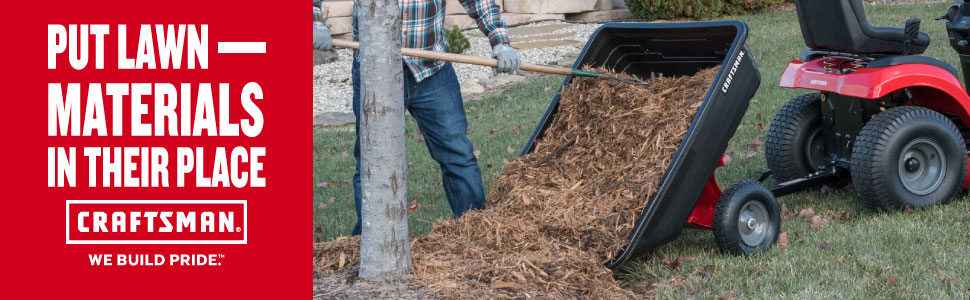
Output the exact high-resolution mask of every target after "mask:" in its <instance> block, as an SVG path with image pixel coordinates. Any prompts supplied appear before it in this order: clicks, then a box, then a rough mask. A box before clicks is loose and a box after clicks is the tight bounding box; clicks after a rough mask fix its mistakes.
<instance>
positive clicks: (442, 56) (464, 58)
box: [333, 40, 573, 75]
mask: <svg viewBox="0 0 970 300" xmlns="http://www.w3.org/2000/svg"><path fill="white" fill-rule="evenodd" d="M333 45H334V46H337V47H341V48H353V49H360V43H358V42H354V41H348V40H333ZM401 54H404V55H407V56H414V57H420V58H428V59H434V60H443V61H450V62H455V63H463V64H473V65H479V66H486V67H492V68H495V67H498V60H495V59H491V58H484V57H478V56H471V55H462V54H454V53H442V52H435V51H428V50H421V49H413V48H401ZM519 69H520V70H522V71H529V72H537V73H546V74H558V75H573V70H572V69H569V68H561V67H551V66H540V65H534V64H527V63H523V64H522V65H520V66H519Z"/></svg>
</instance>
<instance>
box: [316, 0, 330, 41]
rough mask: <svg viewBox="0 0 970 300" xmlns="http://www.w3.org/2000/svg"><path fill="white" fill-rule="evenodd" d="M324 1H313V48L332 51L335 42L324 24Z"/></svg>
mask: <svg viewBox="0 0 970 300" xmlns="http://www.w3.org/2000/svg"><path fill="white" fill-rule="evenodd" d="M322 5H323V0H313V48H314V49H317V50H322V51H328V50H330V49H331V48H332V47H333V45H332V43H333V40H332V38H331V37H330V28H327V25H326V24H324V23H323V21H324V20H323V10H322V9H323V8H322V7H321V6H322Z"/></svg>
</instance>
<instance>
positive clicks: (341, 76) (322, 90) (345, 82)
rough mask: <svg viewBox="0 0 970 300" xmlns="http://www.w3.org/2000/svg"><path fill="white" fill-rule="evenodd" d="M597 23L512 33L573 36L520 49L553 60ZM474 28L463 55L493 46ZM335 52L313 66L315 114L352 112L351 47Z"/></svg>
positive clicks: (481, 75) (485, 78)
mask: <svg viewBox="0 0 970 300" xmlns="http://www.w3.org/2000/svg"><path fill="white" fill-rule="evenodd" d="M558 23H563V22H557V21H549V22H541V23H535V24H529V25H524V26H521V27H536V26H546V25H550V24H558ZM599 26H600V25H599V24H575V25H571V26H568V27H565V28H561V29H558V30H555V31H548V32H542V33H539V34H535V35H524V36H513V39H514V40H535V39H540V38H541V36H544V35H559V34H565V33H570V32H571V33H574V34H572V35H568V34H565V35H564V36H562V37H557V38H554V39H553V40H572V41H577V42H579V43H577V44H576V46H559V47H547V48H536V49H528V50H520V51H519V55H520V56H521V57H522V62H527V63H533V64H549V63H556V62H558V61H560V60H562V59H563V58H565V57H567V56H569V55H575V54H576V53H577V51H579V50H581V49H582V47H583V45H585V43H586V40H587V39H589V36H590V35H591V34H592V33H593V31H595V30H596V28H598V27H599ZM472 31H474V32H478V30H477V29H475V30H468V31H465V34H466V36H468V39H469V41H470V42H471V48H469V49H468V50H465V53H463V54H466V55H474V56H481V57H488V56H491V53H492V50H491V47H490V46H489V44H488V39H487V38H485V37H484V36H482V35H481V34H474V33H472ZM337 52H338V53H339V55H340V59H338V60H337V61H335V62H332V63H328V64H323V65H318V66H314V67H313V115H314V116H316V115H318V114H321V113H325V112H338V113H348V112H351V97H352V96H353V90H352V87H353V85H352V82H351V80H350V67H351V64H352V62H353V57H352V56H351V55H352V52H351V50H347V49H339V50H337ZM455 71H456V73H457V74H458V80H459V81H460V82H462V83H470V82H476V83H485V82H489V79H490V78H492V77H494V75H493V74H492V69H491V68H488V67H481V66H474V65H465V64H455Z"/></svg>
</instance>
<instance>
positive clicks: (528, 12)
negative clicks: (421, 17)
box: [323, 0, 630, 35]
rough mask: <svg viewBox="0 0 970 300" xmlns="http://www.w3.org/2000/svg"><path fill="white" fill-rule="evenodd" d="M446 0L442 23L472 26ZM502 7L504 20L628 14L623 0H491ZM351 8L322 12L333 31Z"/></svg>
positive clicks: (340, 28) (346, 24) (340, 29)
mask: <svg viewBox="0 0 970 300" xmlns="http://www.w3.org/2000/svg"><path fill="white" fill-rule="evenodd" d="M442 1H446V3H445V14H446V15H447V16H446V17H445V25H447V26H448V27H451V26H456V25H457V26H458V27H461V28H466V27H474V26H475V21H474V20H472V19H471V18H470V17H468V13H467V12H465V8H464V7H462V6H461V3H460V2H458V0H442ZM492 1H495V4H497V5H498V6H499V9H501V10H502V19H503V20H505V22H506V23H507V24H510V25H512V24H521V23H525V22H530V21H535V20H545V19H558V20H575V21H615V20H620V19H626V18H629V16H630V12H629V11H628V10H627V9H626V4H625V2H624V0H492ZM353 11H354V2H353V1H352V0H325V1H324V2H323V16H324V18H325V19H326V20H327V21H326V22H327V27H330V31H331V33H333V34H334V35H342V34H346V33H349V32H350V26H351V21H350V16H351V14H353Z"/></svg>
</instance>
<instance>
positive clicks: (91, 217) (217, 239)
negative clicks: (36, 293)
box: [66, 200, 248, 244]
mask: <svg viewBox="0 0 970 300" xmlns="http://www.w3.org/2000/svg"><path fill="white" fill-rule="evenodd" d="M246 211H247V210H246V201H245V200H124V201H112V200H68V201H67V229H66V230H67V233H66V234H67V237H66V238H67V243H68V244H246V236H247V233H248V230H247V226H246V224H247V221H248V217H247V216H246Z"/></svg>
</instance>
